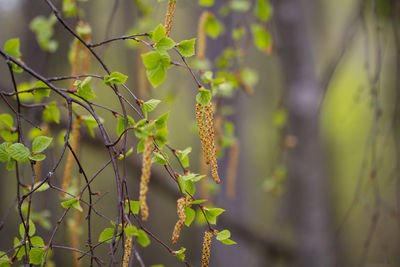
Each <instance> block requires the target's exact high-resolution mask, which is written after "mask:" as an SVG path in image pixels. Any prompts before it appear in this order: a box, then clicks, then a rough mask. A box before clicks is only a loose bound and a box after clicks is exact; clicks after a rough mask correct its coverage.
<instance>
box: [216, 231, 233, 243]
mask: <svg viewBox="0 0 400 267" xmlns="http://www.w3.org/2000/svg"><path fill="white" fill-rule="evenodd" d="M229 237H231V232H229V230H223V231H221V232H219V233H218V234H217V237H216V238H217V240H220V241H221V240H224V239H227V238H229Z"/></svg>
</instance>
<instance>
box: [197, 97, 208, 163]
mask: <svg viewBox="0 0 400 267" xmlns="http://www.w3.org/2000/svg"><path fill="white" fill-rule="evenodd" d="M196 122H197V128H198V130H199V135H200V142H201V147H202V149H203V154H204V159H205V161H206V163H207V164H210V156H209V149H208V142H207V131H206V127H205V125H204V109H203V106H202V105H201V104H199V103H197V104H196Z"/></svg>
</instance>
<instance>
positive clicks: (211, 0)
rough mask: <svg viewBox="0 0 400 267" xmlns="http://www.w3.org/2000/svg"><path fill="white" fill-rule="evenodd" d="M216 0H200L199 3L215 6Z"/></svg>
mask: <svg viewBox="0 0 400 267" xmlns="http://www.w3.org/2000/svg"><path fill="white" fill-rule="evenodd" d="M214 1H215V0H199V5H200V6H207V7H209V6H213V5H214Z"/></svg>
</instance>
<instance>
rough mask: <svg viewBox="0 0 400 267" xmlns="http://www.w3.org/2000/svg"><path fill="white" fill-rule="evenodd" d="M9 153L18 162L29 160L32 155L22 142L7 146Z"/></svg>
mask: <svg viewBox="0 0 400 267" xmlns="http://www.w3.org/2000/svg"><path fill="white" fill-rule="evenodd" d="M6 151H7V153H8V155H10V157H12V158H13V159H15V160H16V161H18V162H21V161H27V160H28V158H29V155H30V151H29V149H28V148H27V147H25V146H24V145H23V144H21V143H15V144H12V145H10V146H9V147H7V149H6Z"/></svg>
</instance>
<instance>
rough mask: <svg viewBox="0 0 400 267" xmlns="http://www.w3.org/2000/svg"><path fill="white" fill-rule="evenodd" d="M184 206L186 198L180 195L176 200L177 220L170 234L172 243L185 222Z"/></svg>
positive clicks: (175, 240) (174, 242) (176, 239)
mask: <svg viewBox="0 0 400 267" xmlns="http://www.w3.org/2000/svg"><path fill="white" fill-rule="evenodd" d="M185 206H186V198H185V197H181V198H180V199H178V201H177V205H176V210H177V213H178V218H179V219H178V221H177V222H176V224H175V227H174V232H173V234H172V244H176V242H177V241H178V239H179V235H180V233H181V229H182V227H183V225H184V224H185V220H186V214H185Z"/></svg>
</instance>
